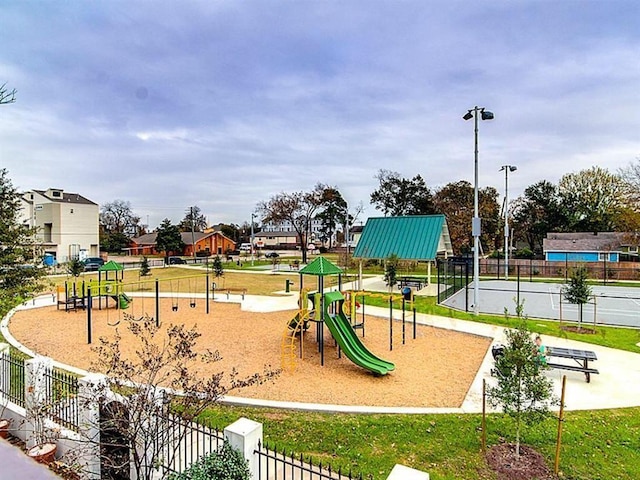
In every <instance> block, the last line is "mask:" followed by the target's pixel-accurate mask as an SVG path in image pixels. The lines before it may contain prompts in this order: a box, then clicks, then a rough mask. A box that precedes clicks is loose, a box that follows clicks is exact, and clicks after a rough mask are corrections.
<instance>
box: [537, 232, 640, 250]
mask: <svg viewBox="0 0 640 480" xmlns="http://www.w3.org/2000/svg"><path fill="white" fill-rule="evenodd" d="M632 235H633V234H629V233H624V232H595V233H594V232H574V233H547V238H545V239H543V241H542V249H543V251H545V252H548V251H556V252H599V251H612V250H614V251H615V250H619V249H620V247H621V246H622V245H630V244H637V243H638V242H637V241H636V242H634V241H632V240H631V236H632Z"/></svg>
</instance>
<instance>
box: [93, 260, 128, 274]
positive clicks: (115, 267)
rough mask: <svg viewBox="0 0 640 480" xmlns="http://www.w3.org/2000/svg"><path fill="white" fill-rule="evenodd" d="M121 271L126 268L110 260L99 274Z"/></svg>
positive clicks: (101, 268) (100, 269)
mask: <svg viewBox="0 0 640 480" xmlns="http://www.w3.org/2000/svg"><path fill="white" fill-rule="evenodd" d="M120 270H124V267H123V266H122V265H120V264H119V263H118V262H114V261H113V260H109V261H108V262H107V263H105V264H104V265H102V266H101V267H100V268H99V269H98V271H99V272H116V271H120Z"/></svg>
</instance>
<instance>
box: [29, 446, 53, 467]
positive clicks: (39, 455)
mask: <svg viewBox="0 0 640 480" xmlns="http://www.w3.org/2000/svg"><path fill="white" fill-rule="evenodd" d="M57 448H58V446H57V445H56V444H55V443H52V442H45V443H41V444H39V445H36V446H34V447H31V448H30V449H29V450H27V455H29V456H30V457H31V458H33V459H34V460H35V461H36V462H38V463H44V464H49V463H51V462H53V460H54V458H55V455H56V450H57Z"/></svg>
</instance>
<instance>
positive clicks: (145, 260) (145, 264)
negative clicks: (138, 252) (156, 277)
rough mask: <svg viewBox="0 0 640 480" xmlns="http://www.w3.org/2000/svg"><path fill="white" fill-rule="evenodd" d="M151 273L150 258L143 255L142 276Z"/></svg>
mask: <svg viewBox="0 0 640 480" xmlns="http://www.w3.org/2000/svg"><path fill="white" fill-rule="evenodd" d="M150 274H151V268H149V259H148V258H147V257H142V262H140V276H141V277H146V276H148V275H150Z"/></svg>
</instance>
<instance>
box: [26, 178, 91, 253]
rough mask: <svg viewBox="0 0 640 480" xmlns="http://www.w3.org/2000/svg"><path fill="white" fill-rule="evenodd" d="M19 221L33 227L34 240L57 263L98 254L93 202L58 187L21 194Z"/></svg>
mask: <svg viewBox="0 0 640 480" xmlns="http://www.w3.org/2000/svg"><path fill="white" fill-rule="evenodd" d="M21 206H22V212H21V217H22V223H23V224H25V225H28V226H30V227H35V228H36V229H37V233H36V235H35V241H36V243H37V244H39V245H41V246H42V250H43V253H44V254H45V255H47V254H48V255H51V256H52V257H53V258H54V259H55V260H56V261H57V262H58V263H62V262H67V261H69V260H71V259H74V258H80V259H84V258H87V257H97V256H99V255H100V237H99V216H100V209H99V207H98V204H97V203H94V202H92V201H91V200H89V199H87V198H85V197H83V196H82V195H80V194H77V193H68V192H65V191H64V190H62V189H59V188H49V189H48V190H30V191H28V192H25V193H23V194H22V198H21Z"/></svg>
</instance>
